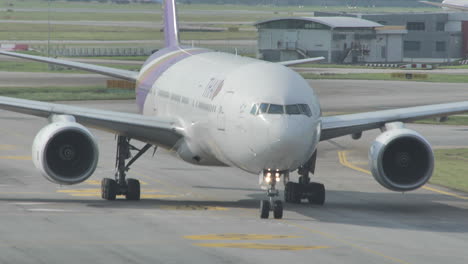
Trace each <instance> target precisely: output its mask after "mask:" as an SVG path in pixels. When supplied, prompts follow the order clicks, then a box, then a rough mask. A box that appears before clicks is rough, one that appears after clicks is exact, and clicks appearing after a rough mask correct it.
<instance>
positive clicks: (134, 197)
mask: <svg viewBox="0 0 468 264" xmlns="http://www.w3.org/2000/svg"><path fill="white" fill-rule="evenodd" d="M126 183H127V193H126V194H125V198H127V200H130V201H138V200H140V182H139V181H138V180H136V179H131V178H128V179H127V180H126Z"/></svg>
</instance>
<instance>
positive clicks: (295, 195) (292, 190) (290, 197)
mask: <svg viewBox="0 0 468 264" xmlns="http://www.w3.org/2000/svg"><path fill="white" fill-rule="evenodd" d="M301 195H302V193H301V192H300V185H299V184H298V183H295V182H288V183H286V186H285V188H284V201H285V202H287V203H301Z"/></svg>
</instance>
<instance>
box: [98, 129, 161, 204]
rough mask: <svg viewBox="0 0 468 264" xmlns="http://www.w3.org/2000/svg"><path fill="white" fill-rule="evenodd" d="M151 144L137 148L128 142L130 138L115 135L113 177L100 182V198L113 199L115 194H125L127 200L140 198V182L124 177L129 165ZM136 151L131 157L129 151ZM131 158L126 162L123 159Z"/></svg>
mask: <svg viewBox="0 0 468 264" xmlns="http://www.w3.org/2000/svg"><path fill="white" fill-rule="evenodd" d="M151 146H152V145H151V144H146V145H145V146H144V147H143V148H141V149H138V148H136V147H134V146H133V145H131V144H130V138H128V137H124V136H118V137H117V153H116V159H115V168H116V172H115V179H110V178H104V179H102V182H101V194H102V198H103V199H106V200H115V198H116V196H117V195H125V198H127V200H134V201H136V200H140V182H139V181H138V180H136V179H132V178H126V176H127V174H126V173H127V171H128V170H129V169H130V166H131V165H132V164H133V163H134V162H135V161H136V160H137V159H138V158H140V157H141V155H143V154H144V153H145V152H146V151H147V150H148V149H150V148H151ZM132 150H136V151H138V153H137V154H136V155H135V156H134V157H133V158H132V155H131V151H132ZM130 158H132V159H131V160H130V161H129V162H128V163H127V164H125V161H126V160H127V159H130Z"/></svg>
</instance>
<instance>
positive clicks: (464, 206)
mask: <svg viewBox="0 0 468 264" xmlns="http://www.w3.org/2000/svg"><path fill="white" fill-rule="evenodd" d="M363 83H364V82H363ZM363 83H361V84H359V85H358V84H357V83H356V84H355V85H353V82H350V81H346V82H343V83H342V84H341V86H336V83H333V87H334V89H335V90H333V91H332V90H330V89H332V88H330V87H328V86H327V85H329V84H324V83H323V82H322V81H321V82H315V86H316V87H317V88H318V89H317V90H318V94H319V95H320V98H321V100H322V106H323V108H324V109H325V110H326V111H336V112H351V111H353V112H354V111H356V110H357V109H359V106H361V108H364V109H367V110H369V109H371V110H375V109H380V107H381V105H382V104H383V106H385V107H391V106H406V105H411V104H413V103H414V102H418V103H426V102H428V103H432V102H434V101H437V102H440V101H443V100H445V99H447V101H456V100H467V95H466V92H463V89H461V87H458V88H453V90H443V91H439V92H438V90H437V89H436V87H434V88H433V89H432V90H431V89H430V90H426V91H427V94H425V93H424V96H421V95H422V94H423V93H422V92H421V91H420V89H422V88H423V87H419V86H417V85H416V86H415V83H404V84H403V83H402V84H399V85H398V87H399V88H397V87H396V85H395V84H393V85H392V84H389V85H388V86H386V85H385V84H382V83H379V82H370V81H368V84H367V86H365V87H362V84H363ZM348 84H351V85H348ZM418 85H419V84H418ZM427 86H428V85H426V87H427ZM338 87H341V88H342V90H340V89H338ZM378 88H380V89H384V91H379V90H378ZM398 89H401V90H398ZM439 89H448V88H446V87H439ZM398 91H399V92H398ZM447 91H450V93H449V92H447ZM432 92H434V94H433V95H432V96H430V93H432ZM375 93H377V94H376V95H375V97H376V98H377V97H378V95H379V96H383V97H384V99H381V100H382V101H378V100H377V101H374V100H373V99H374V97H373V94H375ZM355 94H356V95H355ZM442 94H445V96H446V97H440V98H439V97H438V96H439V95H440V96H442ZM405 95H406V96H405ZM410 97H412V99H410ZM398 98H401V99H403V98H407V101H402V100H399V99H398ZM449 99H453V100H449ZM351 101H352V103H351ZM71 104H75V105H80V106H84V107H89V108H102V109H109V110H115V111H124V112H135V111H136V108H135V106H134V104H133V102H132V101H98V102H77V103H71ZM367 104H369V105H370V107H362V106H363V105H367ZM0 121H1V122H2V126H1V127H0V132H1V134H2V137H1V141H0V174H1V179H2V181H1V182H0V215H1V220H0V221H1V223H2V224H1V225H0V237H1V238H2V245H1V246H0V263H64V262H66V263H86V262H88V263H310V262H314V263H400V264H401V263H405V264H409V263H411V264H416V263H424V264H427V263H437V264H438V263H454V264H455V263H460V264H462V263H463V264H464V263H466V260H467V259H468V253H467V252H466V247H467V246H468V224H467V222H466V219H467V218H468V201H467V200H468V196H467V195H465V194H463V193H454V192H453V191H450V190H445V189H442V188H439V187H434V186H429V187H431V188H436V189H435V190H440V191H445V192H446V193H445V194H442V193H440V192H437V191H434V190H431V189H420V190H418V191H415V192H410V193H405V194H401V193H394V192H390V191H387V190H385V189H384V188H383V187H380V186H379V185H378V183H377V182H376V181H374V180H373V179H372V176H370V175H368V174H367V173H366V172H365V167H366V165H365V164H364V162H365V156H366V152H367V148H368V147H369V144H370V141H371V140H372V139H374V138H375V137H376V136H377V134H378V132H377V131H372V132H368V133H365V134H364V136H363V139H362V140H360V141H352V140H350V139H349V137H343V138H339V139H336V140H332V141H327V142H322V143H321V144H320V146H319V159H318V168H317V175H316V177H314V180H316V181H319V182H322V183H324V184H325V186H326V188H327V198H326V204H325V206H323V207H318V206H310V205H309V204H305V203H304V204H301V205H289V204H288V205H286V209H285V214H284V219H283V220H273V219H269V220H261V219H259V217H258V209H257V207H258V200H259V199H262V198H264V197H265V194H264V192H263V191H262V190H260V189H259V187H258V185H257V176H255V175H250V174H247V173H244V172H242V171H239V170H237V169H233V168H217V167H196V166H192V165H189V164H186V163H184V162H182V161H179V160H177V159H175V158H174V157H172V155H171V154H169V153H168V152H166V151H162V150H158V151H157V152H156V156H154V157H152V155H151V153H148V154H146V155H144V156H143V157H142V158H141V159H140V160H138V161H137V162H136V163H135V165H134V166H133V168H132V169H131V170H130V172H129V175H130V176H131V177H134V178H139V179H140V180H142V181H143V185H142V200H141V201H139V202H128V201H125V200H122V199H120V200H117V201H113V202H109V201H103V200H101V198H100V194H99V188H100V186H99V182H100V180H101V179H102V178H103V177H112V176H113V173H114V170H113V165H114V154H115V140H114V136H113V135H110V134H107V133H104V132H101V131H95V130H93V132H94V133H95V135H96V136H97V138H98V139H99V147H100V154H101V156H100V161H99V166H98V169H97V170H96V173H95V174H94V175H93V176H92V177H91V178H90V179H89V180H88V181H86V182H85V183H83V184H80V185H76V186H56V185H54V184H52V183H49V182H47V181H46V180H45V179H44V178H42V177H41V176H40V175H39V173H38V172H37V171H36V170H35V169H34V167H33V165H32V162H31V160H30V159H31V149H30V147H31V143H32V141H33V138H34V136H35V134H36V133H37V131H38V130H39V129H40V128H41V127H43V126H44V125H45V124H46V121H45V120H43V119H38V118H35V117H30V116H25V115H21V114H16V113H10V112H6V111H0ZM411 127H412V128H414V129H416V130H417V131H419V132H420V133H422V134H423V135H425V136H427V138H428V140H429V141H430V142H431V143H432V144H433V145H434V146H461V145H468V144H466V143H465V142H466V130H467V129H468V128H467V127H451V126H425V125H411ZM350 165H351V166H350ZM356 167H358V168H363V170H361V171H358V170H356V169H355V168H356ZM353 168H354V169H353ZM294 177H295V176H293V178H294Z"/></svg>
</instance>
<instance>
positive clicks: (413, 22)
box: [315, 12, 468, 62]
mask: <svg viewBox="0 0 468 264" xmlns="http://www.w3.org/2000/svg"><path fill="white" fill-rule="evenodd" d="M315 15H320V16H336V15H338V14H337V13H324V12H316V13H315ZM342 15H343V14H342ZM344 15H345V16H352V17H358V18H361V19H367V20H371V21H374V22H377V23H380V24H382V25H385V26H404V27H405V28H406V29H407V30H408V34H406V35H405V36H404V37H403V57H404V60H405V61H415V62H418V61H421V62H431V61H433V62H450V61H453V60H457V59H461V58H467V57H468V12H435V13H434V12H425V13H391V14H389V13H382V14H344Z"/></svg>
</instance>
